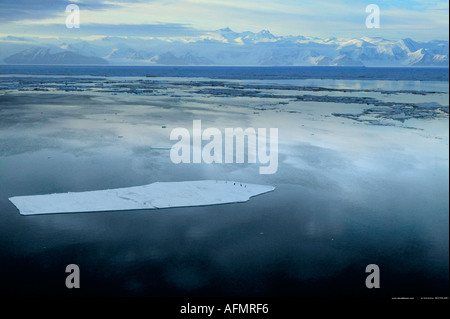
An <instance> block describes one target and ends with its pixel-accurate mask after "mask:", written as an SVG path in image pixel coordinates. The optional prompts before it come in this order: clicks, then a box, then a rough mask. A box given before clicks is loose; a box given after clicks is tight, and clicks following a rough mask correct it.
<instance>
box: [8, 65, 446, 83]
mask: <svg viewBox="0 0 450 319" xmlns="http://www.w3.org/2000/svg"><path fill="white" fill-rule="evenodd" d="M0 74H29V75H91V76H149V77H207V78H215V79H243V80H251V79H256V80H270V79H289V80H290V79H347V80H403V81H411V80H412V81H448V80H449V69H448V68H365V67H165V66H161V67H142V66H43V65H0Z"/></svg>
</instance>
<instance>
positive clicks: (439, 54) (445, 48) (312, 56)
mask: <svg viewBox="0 0 450 319" xmlns="http://www.w3.org/2000/svg"><path fill="white" fill-rule="evenodd" d="M0 64H111V65H180V66H184V65H216V66H315V65H317V66H368V67H370V66H395V67H398V66H433V67H448V66H449V42H448V41H442V40H433V41H429V42H417V41H414V40H412V39H409V38H408V39H402V40H398V41H392V40H388V39H384V38H370V37H363V38H358V39H340V38H328V39H321V38H316V37H305V36H275V35H273V34H272V33H271V32H270V31H267V30H263V31H261V32H258V33H254V32H250V31H247V32H241V33H239V32H235V31H233V30H231V29H230V28H225V29H220V30H217V31H212V32H205V33H204V34H203V35H201V36H196V37H190V38H183V37H180V38H152V37H148V38H142V37H132V36H131V37H96V38H94V39H89V40H82V39H72V38H28V37H15V36H6V37H2V38H0Z"/></svg>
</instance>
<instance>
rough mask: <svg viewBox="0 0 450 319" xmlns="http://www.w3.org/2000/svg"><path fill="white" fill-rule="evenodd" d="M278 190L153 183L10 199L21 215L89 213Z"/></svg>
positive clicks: (203, 202)
mask: <svg viewBox="0 0 450 319" xmlns="http://www.w3.org/2000/svg"><path fill="white" fill-rule="evenodd" d="M273 190H275V188H274V187H272V186H265V185H255V184H245V183H240V182H231V181H212V180H209V181H190V182H167V183H153V184H150V185H145V186H138V187H129V188H120V189H110V190H100V191H90V192H81V193H63V194H50V195H35V196H20V197H11V198H10V199H9V200H10V201H11V202H12V203H13V204H14V205H15V206H16V207H17V208H18V209H19V211H20V214H22V215H43V214H61V213H89V212H105V211H123V210H141V209H161V208H175V207H195V206H209V205H220V204H230V203H242V202H246V201H248V200H250V198H251V197H254V196H257V195H261V194H264V193H268V192H271V191H273Z"/></svg>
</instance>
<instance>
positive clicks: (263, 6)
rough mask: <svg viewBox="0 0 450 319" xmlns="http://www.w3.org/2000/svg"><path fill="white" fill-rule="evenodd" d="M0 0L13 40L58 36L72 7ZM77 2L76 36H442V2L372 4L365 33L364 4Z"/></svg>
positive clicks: (353, 0)
mask: <svg viewBox="0 0 450 319" xmlns="http://www.w3.org/2000/svg"><path fill="white" fill-rule="evenodd" d="M0 1H1V2H0V12H2V14H1V16H0V24H2V26H1V32H2V33H3V34H5V33H8V34H10V33H11V32H10V30H12V31H13V33H12V34H14V35H18V34H19V33H22V34H23V32H24V31H25V32H26V33H27V34H29V33H30V32H33V33H34V34H37V33H38V32H44V31H45V32H47V33H48V32H54V31H55V32H56V30H59V31H61V28H63V27H64V24H65V17H66V14H65V7H66V5H67V4H69V3H70V1H68V0H47V1H46V2H45V4H43V2H40V1H37V0H0ZM76 3H77V4H78V5H79V6H80V10H81V23H82V25H81V29H80V30H79V31H78V32H79V33H80V34H83V35H87V33H88V32H92V34H90V35H97V34H106V35H112V36H114V35H117V36H119V35H120V36H121V35H126V33H127V32H131V33H135V34H139V36H141V35H142V34H144V33H147V32H148V30H151V32H152V33H153V32H154V33H155V34H158V35H156V36H177V35H180V36H183V35H184V36H186V35H194V34H195V33H196V31H195V29H197V30H202V31H207V30H217V29H220V28H223V27H225V26H229V27H231V28H232V29H234V30H236V31H241V32H242V31H253V32H258V31H260V30H262V29H268V30H270V31H272V32H273V33H274V34H277V35H310V36H317V37H322V38H326V37H333V36H334V37H361V36H380V37H385V38H394V39H395V38H404V37H413V38H416V39H418V40H427V39H428V40H429V39H431V38H433V39H447V38H448V2H447V1H442V0H434V1H431V0H396V1H392V0H377V1H375V2H374V3H377V4H378V5H379V6H380V9H381V21H382V28H381V29H378V30H374V29H371V30H369V29H367V28H366V26H365V20H366V17H367V13H366V12H365V8H366V6H367V4H368V3H370V2H367V1H363V0H320V1H312V0H311V1H306V0H303V1H300V0H299V1H292V0H246V1H242V0H228V1H226V0H150V1H144V0H131V1H126V0H122V1H120V0H77V1H76ZM43 25H47V27H44V26H43ZM58 25H59V26H58ZM133 25H136V26H133ZM138 25H140V26H138ZM171 28H172V29H171ZM59 31H58V32H59ZM61 32H66V31H61ZM114 32H116V33H117V34H113V33H114ZM72 34H76V33H75V32H72ZM37 35H38V34H37Z"/></svg>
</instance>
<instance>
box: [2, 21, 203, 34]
mask: <svg viewBox="0 0 450 319" xmlns="http://www.w3.org/2000/svg"><path fill="white" fill-rule="evenodd" d="M2 31H3V32H4V33H5V32H6V33H8V34H11V33H12V32H15V33H16V34H23V35H26V34H29V33H30V32H31V31H32V32H35V33H37V34H39V35H41V36H59V37H89V36H112V37H193V36H199V35H202V34H204V32H203V31H199V30H196V29H194V28H192V27H190V26H188V25H183V24H177V23H161V24H95V23H92V24H82V25H81V27H80V28H79V29H68V28H66V26H65V25H64V24H40V25H14V26H11V27H5V28H4V30H2Z"/></svg>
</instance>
